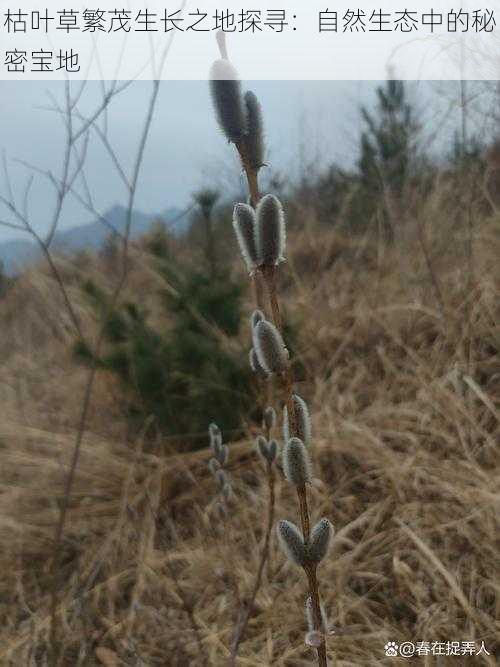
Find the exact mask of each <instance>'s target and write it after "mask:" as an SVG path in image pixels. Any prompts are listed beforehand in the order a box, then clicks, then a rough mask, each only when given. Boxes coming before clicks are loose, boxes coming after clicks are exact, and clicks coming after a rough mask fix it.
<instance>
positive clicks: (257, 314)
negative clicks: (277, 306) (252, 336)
mask: <svg viewBox="0 0 500 667" xmlns="http://www.w3.org/2000/svg"><path fill="white" fill-rule="evenodd" d="M265 319H266V317H265V315H264V313H263V312H262V311H261V310H254V311H253V313H252V315H251V316H250V326H251V327H252V331H253V330H254V329H255V327H256V326H257V324H258V323H259V322H262V320H265Z"/></svg>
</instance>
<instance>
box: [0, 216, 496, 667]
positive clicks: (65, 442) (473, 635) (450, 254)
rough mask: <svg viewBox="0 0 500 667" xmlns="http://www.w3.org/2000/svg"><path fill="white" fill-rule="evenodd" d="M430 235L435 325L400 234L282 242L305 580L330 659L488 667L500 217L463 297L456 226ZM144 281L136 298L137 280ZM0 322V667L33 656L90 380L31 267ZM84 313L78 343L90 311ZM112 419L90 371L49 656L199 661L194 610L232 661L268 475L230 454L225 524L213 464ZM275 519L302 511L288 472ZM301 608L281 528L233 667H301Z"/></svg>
mask: <svg viewBox="0 0 500 667" xmlns="http://www.w3.org/2000/svg"><path fill="white" fill-rule="evenodd" d="M438 209H439V207H436V209H435V210H434V211H431V213H434V215H436V214H437V211H438ZM433 229H434V230H435V231H434V232H432V230H433ZM431 234H434V236H432V237H431V236H430V235H431ZM428 243H429V247H430V248H431V251H432V252H431V256H432V264H433V269H434V271H435V272H436V275H437V276H438V279H439V282H440V286H441V289H442V293H443V295H444V300H445V306H446V310H445V312H444V313H441V312H440V309H439V307H438V305H437V301H436V299H435V295H434V293H433V285H432V281H431V280H430V277H429V272H428V267H427V265H426V263H425V261H424V257H423V255H422V253H421V252H420V250H419V247H418V243H417V241H416V238H415V236H412V234H411V233H409V234H408V236H407V238H405V239H404V240H402V241H401V243H400V244H398V245H397V246H396V247H395V248H387V247H384V248H381V247H380V246H377V244H375V243H373V242H372V241H371V240H369V239H368V240H363V239H360V240H358V241H356V242H353V241H345V240H344V239H342V238H341V237H339V236H338V235H336V234H335V233H334V232H332V231H328V230H326V229H325V228H320V227H319V226H318V225H316V224H315V223H314V221H312V220H310V221H309V222H308V224H307V225H306V226H305V227H303V228H302V229H301V231H298V232H296V233H294V240H293V247H292V249H291V251H290V253H289V255H290V257H289V267H288V268H287V269H286V271H285V275H284V278H283V281H282V283H283V289H284V292H285V297H284V304H285V311H286V316H287V317H288V318H289V319H290V320H291V321H293V323H294V325H295V326H296V327H297V330H298V331H300V336H299V344H298V350H297V351H298V353H299V359H300V362H301V367H302V368H303V372H302V373H301V381H300V388H299V392H300V393H301V395H303V396H304V397H305V398H307V400H308V401H309V403H310V406H311V410H312V415H313V428H314V465H315V473H316V476H317V480H315V482H314V484H313V487H312V489H311V494H310V495H311V506H312V508H313V519H317V518H319V517H320V516H328V517H329V518H330V519H331V520H332V522H333V523H334V525H335V527H336V530H337V535H336V539H335V541H334V547H333V550H332V553H331V555H330V557H329V558H328V560H327V562H325V563H324V564H322V566H321V568H320V572H319V574H320V582H321V593H322V596H323V599H324V602H325V606H326V608H327V610H328V612H329V614H330V618H331V622H332V624H333V626H334V627H335V629H336V632H335V634H333V635H331V637H330V638H329V640H328V649H329V657H330V660H331V661H332V664H334V663H333V659H334V656H335V658H336V661H337V662H336V664H337V665H338V666H339V667H340V666H342V667H347V666H365V665H366V666H370V665H384V664H387V665H389V664H391V665H392V664H394V665H396V664H403V662H404V661H403V660H399V659H396V658H392V659H391V658H385V657H384V650H383V647H384V644H385V642H386V641H388V640H392V641H396V642H398V643H399V642H401V641H413V642H419V641H428V642H432V641H442V642H443V641H444V642H446V641H466V640H471V641H476V642H478V645H479V644H480V642H481V641H484V642H485V645H486V648H487V649H488V651H489V653H490V654H491V655H490V656H487V655H484V654H483V655H481V656H477V657H475V656H467V657H466V656H462V657H455V658H445V659H444V660H446V661H448V660H449V661H450V662H452V664H454V665H476V664H477V665H490V666H493V665H496V664H498V661H499V660H500V620H499V619H500V559H499V551H500V532H499V528H500V520H499V517H500V511H499V510H500V463H499V454H498V448H499V444H500V357H499V350H500V302H499V294H500V269H499V266H498V257H499V256H500V225H499V221H498V219H493V220H489V221H486V222H485V223H484V224H482V225H481V226H478V227H477V234H476V240H475V246H474V266H475V278H474V282H473V285H472V291H469V290H468V288H467V285H468V275H467V272H466V270H465V266H466V262H465V259H464V255H463V253H462V251H461V248H462V247H464V246H465V241H464V238H463V237H462V235H461V233H460V231H457V230H455V231H452V230H451V228H448V229H444V230H443V229H437V226H435V227H432V228H431V230H430V232H429V238H428ZM141 266H142V265H141V264H140V263H139V264H138V265H136V269H135V270H134V273H133V275H132V279H131V284H130V287H129V289H130V290H132V291H133V290H134V289H139V285H141V286H142V288H144V286H145V285H147V284H148V281H150V280H151V278H150V277H148V276H147V275H146V274H145V273H144V270H143V268H141ZM92 270H96V267H94V268H93V269H92ZM149 286H150V287H151V285H149ZM153 291H154V290H150V292H151V293H152V292H153ZM73 296H74V298H75V300H76V302H77V303H78V298H79V297H78V295H77V294H76V292H75V294H74V295H73ZM249 298H250V297H249ZM248 307H249V309H250V308H251V304H250V302H249V305H248ZM1 311H2V318H3V321H4V322H5V327H4V334H3V340H2V345H3V346H4V347H5V349H6V350H7V351H8V357H7V356H6V357H5V361H4V362H3V365H2V375H3V382H2V385H3V389H2V397H1V398H2V407H3V419H2V424H1V426H0V453H1V463H2V465H1V472H0V485H1V487H0V488H1V492H0V535H1V539H2V545H3V549H2V561H1V565H2V568H1V572H2V575H1V578H0V592H1V596H0V621H1V629H0V664H2V665H4V664H5V665H10V666H16V667H17V666H18V665H22V666H24V665H43V664H46V663H45V660H46V658H45V657H44V656H45V649H46V642H47V636H48V632H47V631H48V623H49V611H48V609H49V607H48V596H49V584H48V572H49V562H48V559H49V557H50V553H51V551H50V549H51V541H52V537H53V531H54V522H55V521H56V518H57V513H58V505H59V504H60V502H61V497H62V489H63V481H64V476H65V474H66V472H67V469H68V460H69V457H70V454H71V448H72V445H73V442H74V426H75V423H76V420H77V415H78V408H79V401H80V400H81V393H82V387H83V381H84V377H85V372H84V371H83V370H82V369H77V368H75V366H74V365H73V364H72V362H71V358H70V355H69V353H67V352H66V348H67V347H68V344H69V341H70V338H71V337H70V333H69V325H68V323H67V322H66V321H65V319H64V316H63V310H62V306H61V303H60V301H59V298H58V296H57V293H56V289H55V286H54V284H53V282H52V281H51V280H50V278H48V277H47V274H46V272H44V271H34V272H32V273H31V274H28V275H26V276H25V277H24V278H23V280H22V281H21V282H20V283H19V285H18V286H17V287H16V288H15V290H14V291H13V292H11V294H10V296H9V298H8V300H7V302H6V303H4V304H2V306H1ZM79 313H80V315H81V317H82V318H83V320H84V322H85V326H86V327H88V328H89V331H91V330H92V322H91V318H90V315H89V314H88V313H86V310H85V305H84V304H83V303H80V304H79ZM247 342H248V341H246V340H242V354H244V353H245V352H244V350H245V347H246V345H247ZM469 345H470V349H471V351H472V354H471V359H470V361H469V357H468V350H469ZM214 418H216V415H214ZM120 420H121V415H120V405H119V395H118V394H117V389H116V387H115V386H114V385H113V383H112V381H111V379H110V378H102V377H101V378H99V381H98V385H97V387H96V392H95V396H94V401H93V407H92V411H91V415H90V418H89V429H88V431H87V434H86V436H85V438H84V442H83V450H82V458H81V461H80V464H79V467H78V472H77V478H76V484H75V487H74V490H73V495H72V498H71V509H70V513H69V519H68V523H67V526H66V531H65V538H64V543H63V550H64V558H63V569H62V571H61V573H60V575H61V576H60V582H59V586H60V590H61V598H60V607H59V610H58V614H59V621H60V625H61V628H62V636H63V639H62V641H63V643H64V645H65V654H64V659H63V661H62V663H61V664H64V665H68V666H70V665H71V666H73V665H96V666H97V665H104V666H105V667H108V666H114V665H151V666H154V665H171V666H172V667H175V666H185V665H199V664H203V663H202V662H201V661H200V659H199V653H198V648H197V643H196V641H195V637H194V634H193V631H192V627H191V625H190V622H189V619H188V616H187V615H186V613H185V611H184V610H183V605H184V604H185V601H186V600H187V601H188V603H192V604H193V605H194V615H195V618H196V621H197V623H198V624H199V627H200V632H201V635H202V637H203V643H204V646H205V647H206V650H207V653H208V655H209V659H210V664H211V665H213V666H218V665H224V664H226V662H227V657H228V647H229V646H230V641H231V633H232V630H233V627H234V622H235V616H236V612H237V603H236V598H237V596H238V595H240V596H242V597H244V596H245V595H246V593H248V591H249V590H250V588H251V586H252V583H253V576H254V574H255V572H256V570H257V566H258V558H259V541H260V539H261V537H262V530H263V526H264V524H265V500H266V485H265V481H264V476H263V475H262V472H261V468H260V464H259V462H258V461H257V460H256V457H255V456H254V455H253V453H252V449H251V446H250V444H249V442H247V441H244V442H240V443H231V444H230V447H231V452H232V453H231V473H232V475H233V476H234V479H235V485H236V491H237V501H236V504H235V506H234V509H233V512H232V514H231V516H230V517H229V519H228V521H227V524H226V525H225V527H224V529H223V530H222V529H220V528H217V525H216V523H215V522H214V520H213V519H212V518H211V516H212V515H211V512H210V505H211V501H212V498H213V494H214V489H213V482H212V480H211V478H210V476H209V475H208V474H207V472H206V466H205V462H206V460H207V457H208V455H209V454H208V451H206V450H202V451H201V452H197V453H194V454H185V455H175V454H172V455H171V456H170V455H167V454H166V453H165V452H166V451H167V450H175V442H173V443H172V442H169V443H167V445H168V446H165V445H166V443H161V445H160V446H158V448H157V449H156V450H155V449H154V448H153V450H152V449H151V447H148V449H147V450H146V452H145V451H144V448H143V443H142V442H141V440H140V439H139V440H137V441H136V442H135V443H134V445H133V446H128V445H125V444H123V443H124V434H125V426H124V424H123V423H122V422H121V421H120ZM276 516H277V517H278V518H288V519H292V520H294V521H296V520H297V514H296V506H295V499H294V496H293V494H292V493H291V491H290V489H289V488H288V487H287V485H286V484H285V483H284V482H282V481H280V483H279V484H278V489H277V513H276ZM180 592H182V596H184V598H185V599H184V602H183V601H182V599H181V597H180ZM304 596H305V585H304V579H303V577H302V575H301V572H299V571H297V570H296V569H294V568H293V567H291V566H290V565H289V564H287V563H286V562H285V560H284V558H283V556H282V554H281V552H280V551H279V550H278V547H277V545H276V542H275V540H274V537H273V540H272V548H271V557H270V563H269V567H268V568H266V571H265V577H264V585H263V587H262V589H261V591H260V593H259V595H258V597H257V606H256V611H255V614H254V615H253V617H252V619H251V621H250V624H249V627H248V631H247V634H246V637H245V640H244V642H243V643H242V646H241V654H240V656H241V657H240V660H239V664H240V665H241V666H242V667H243V666H248V667H258V666H263V665H271V664H272V665H276V666H280V665H281V666H288V667H299V666H301V665H309V664H314V656H313V654H312V652H311V651H310V650H309V649H308V648H307V647H306V646H305V644H304V633H305V627H304V618H303V611H302V610H303V603H304ZM439 660H440V658H437V657H432V656H430V657H427V658H424V657H416V658H414V659H413V661H412V663H411V664H421V665H434V664H435V665H439V664H446V663H445V662H443V663H441V662H439Z"/></svg>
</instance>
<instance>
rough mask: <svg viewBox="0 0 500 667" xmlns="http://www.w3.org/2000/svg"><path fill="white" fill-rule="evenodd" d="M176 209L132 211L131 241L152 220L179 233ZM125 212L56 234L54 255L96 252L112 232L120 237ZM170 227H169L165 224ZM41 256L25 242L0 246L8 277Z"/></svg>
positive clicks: (182, 225) (181, 221)
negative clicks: (155, 211)
mask: <svg viewBox="0 0 500 667" xmlns="http://www.w3.org/2000/svg"><path fill="white" fill-rule="evenodd" d="M181 214H182V211H180V210H179V209H177V208H172V207H171V208H168V209H167V210H165V211H163V212H161V213H158V215H147V214H145V213H141V212H140V211H136V212H134V213H133V215H132V227H131V229H132V231H131V238H133V239H134V238H138V237H140V236H143V235H144V234H145V233H146V232H147V231H148V230H149V229H150V227H151V225H152V224H153V223H154V221H155V220H162V221H163V222H164V223H165V225H166V226H167V228H168V229H169V230H170V232H171V233H174V234H175V233H179V232H181V231H185V230H186V228H187V221H186V218H185V217H183V216H182V215H181ZM126 218H127V210H126V209H125V208H124V207H123V206H119V205H116V206H114V207H112V208H111V209H110V210H109V211H107V212H106V213H104V214H103V220H95V221H93V222H89V223H87V224H83V225H79V226H76V227H71V228H70V229H66V230H64V231H62V230H61V231H57V232H56V233H55V235H54V240H53V245H52V247H53V249H54V251H55V252H66V253H75V252H80V251H82V250H98V249H99V248H101V247H102V246H103V244H104V242H105V241H106V239H107V238H108V236H109V235H110V234H111V233H112V230H115V231H116V233H117V234H123V232H124V230H125V225H126ZM169 223H171V224H169ZM40 256H41V253H40V251H39V249H38V247H37V245H36V243H35V242H34V241H32V240H30V238H29V237H27V238H26V239H16V240H11V241H4V242H3V243H0V261H1V262H3V266H4V270H5V271H6V273H7V274H8V275H12V274H14V273H17V272H18V271H19V270H20V269H23V268H26V267H27V266H29V265H30V264H33V263H34V262H36V261H37V260H39V259H40Z"/></svg>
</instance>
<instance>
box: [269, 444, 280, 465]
mask: <svg viewBox="0 0 500 667" xmlns="http://www.w3.org/2000/svg"><path fill="white" fill-rule="evenodd" d="M278 451H279V448H278V443H277V441H276V440H271V442H270V443H269V444H268V446H267V452H268V454H267V460H268V461H269V463H274V461H275V460H276V457H277V456H278Z"/></svg>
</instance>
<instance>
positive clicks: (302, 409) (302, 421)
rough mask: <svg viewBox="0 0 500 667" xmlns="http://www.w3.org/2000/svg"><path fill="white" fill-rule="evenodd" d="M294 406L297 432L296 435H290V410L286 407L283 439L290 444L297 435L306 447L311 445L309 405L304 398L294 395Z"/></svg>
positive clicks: (284, 410)
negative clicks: (291, 439) (290, 440)
mask: <svg viewBox="0 0 500 667" xmlns="http://www.w3.org/2000/svg"><path fill="white" fill-rule="evenodd" d="M293 406H294V408H295V423H296V426H297V430H296V433H290V423H289V419H288V408H287V407H286V406H285V407H284V409H283V439H284V441H285V442H288V440H289V439H290V438H291V437H292V436H293V435H295V436H297V438H300V439H301V440H302V442H303V443H304V445H309V443H310V442H311V418H310V416H309V409H308V407H307V403H306V402H305V401H304V399H303V398H301V397H300V396H298V395H297V394H294V395H293Z"/></svg>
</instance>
